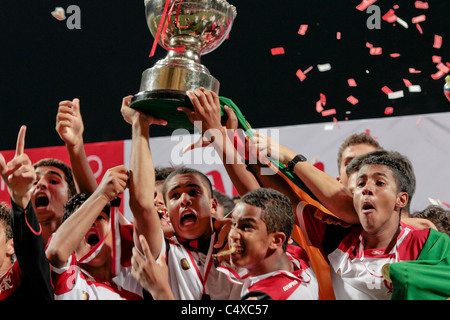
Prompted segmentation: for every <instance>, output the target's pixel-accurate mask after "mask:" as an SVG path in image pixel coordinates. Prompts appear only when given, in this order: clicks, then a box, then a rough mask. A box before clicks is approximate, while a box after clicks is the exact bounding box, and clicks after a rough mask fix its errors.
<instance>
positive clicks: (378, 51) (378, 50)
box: [369, 47, 383, 56]
mask: <svg viewBox="0 0 450 320" xmlns="http://www.w3.org/2000/svg"><path fill="white" fill-rule="evenodd" d="M382 52H383V49H382V48H381V47H373V48H370V51H369V53H370V54H371V55H372V56H379V55H380V54H381V53H382Z"/></svg>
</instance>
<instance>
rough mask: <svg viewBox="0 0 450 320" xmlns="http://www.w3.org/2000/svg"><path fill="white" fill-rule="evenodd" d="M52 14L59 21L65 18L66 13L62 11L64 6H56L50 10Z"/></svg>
mask: <svg viewBox="0 0 450 320" xmlns="http://www.w3.org/2000/svg"><path fill="white" fill-rule="evenodd" d="M52 16H53V17H55V18H56V19H57V20H59V21H62V20H65V19H66V13H65V11H64V8H61V7H56V8H55V10H54V11H52Z"/></svg>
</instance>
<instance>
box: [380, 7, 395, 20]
mask: <svg viewBox="0 0 450 320" xmlns="http://www.w3.org/2000/svg"><path fill="white" fill-rule="evenodd" d="M382 19H383V20H385V21H387V22H389V23H393V22H395V21H397V16H396V15H395V11H394V10H392V9H389V11H388V12H386V13H385V14H384V16H383V17H382Z"/></svg>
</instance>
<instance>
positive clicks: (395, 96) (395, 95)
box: [388, 90, 403, 99]
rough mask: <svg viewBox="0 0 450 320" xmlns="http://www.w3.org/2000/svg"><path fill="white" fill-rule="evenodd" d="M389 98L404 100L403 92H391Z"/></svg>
mask: <svg viewBox="0 0 450 320" xmlns="http://www.w3.org/2000/svg"><path fill="white" fill-rule="evenodd" d="M388 98H389V99H398V98H403V90H399V91H394V92H389V93H388Z"/></svg>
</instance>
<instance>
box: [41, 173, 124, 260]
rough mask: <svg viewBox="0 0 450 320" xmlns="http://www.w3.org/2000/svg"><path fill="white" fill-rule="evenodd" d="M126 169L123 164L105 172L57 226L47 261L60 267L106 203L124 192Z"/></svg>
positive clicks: (49, 247)
mask: <svg viewBox="0 0 450 320" xmlns="http://www.w3.org/2000/svg"><path fill="white" fill-rule="evenodd" d="M127 180H128V171H127V168H126V167H125V166H124V165H120V166H117V167H113V168H110V169H108V170H107V171H106V173H105V175H104V176H103V179H102V181H101V182H100V184H99V186H98V187H97V189H96V190H95V191H94V193H93V194H92V195H91V196H90V197H89V198H88V199H87V200H86V201H85V202H84V203H83V204H82V205H81V206H80V207H79V208H78V209H77V210H76V211H75V212H74V213H73V214H72V215H71V216H70V217H69V218H68V219H67V220H65V221H64V223H63V224H61V226H60V227H59V228H58V230H57V231H56V233H55V234H54V235H53V238H52V240H51V241H50V244H49V246H48V248H47V258H48V259H49V261H50V263H51V264H52V265H53V266H55V267H57V268H60V267H62V266H64V265H65V264H66V263H67V261H68V259H69V257H70V255H71V254H72V253H73V252H74V251H75V249H77V247H78V246H79V244H80V242H81V240H82V239H83V238H84V236H85V235H86V233H87V232H88V231H89V229H90V228H91V226H92V224H93V223H94V222H95V220H96V219H97V217H98V215H99V214H100V213H101V212H102V209H103V208H104V207H105V205H106V204H107V203H108V202H110V201H111V200H113V199H114V198H115V197H117V196H118V195H119V194H121V193H123V191H124V190H125V188H126V187H127Z"/></svg>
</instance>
